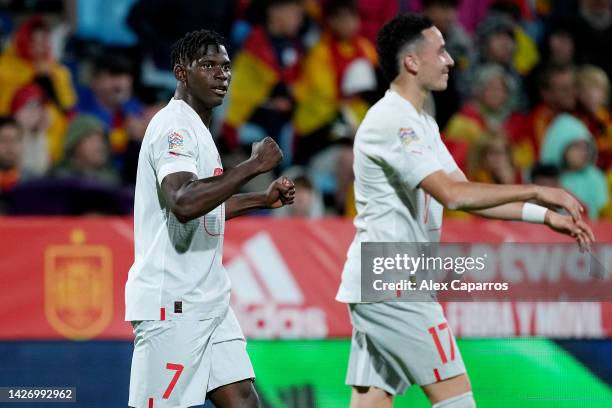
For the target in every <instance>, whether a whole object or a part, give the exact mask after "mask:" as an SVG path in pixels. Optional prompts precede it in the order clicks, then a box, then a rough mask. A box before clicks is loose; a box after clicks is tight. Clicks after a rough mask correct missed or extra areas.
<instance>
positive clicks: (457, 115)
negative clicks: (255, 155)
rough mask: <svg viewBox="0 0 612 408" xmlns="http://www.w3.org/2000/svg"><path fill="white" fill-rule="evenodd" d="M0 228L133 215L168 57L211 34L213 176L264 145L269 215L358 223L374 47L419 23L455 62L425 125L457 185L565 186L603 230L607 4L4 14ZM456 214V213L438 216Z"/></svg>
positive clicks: (381, 2) (375, 86)
mask: <svg viewBox="0 0 612 408" xmlns="http://www.w3.org/2000/svg"><path fill="white" fill-rule="evenodd" d="M0 7H2V8H1V9H0V45H1V53H0V213H6V214H70V215H76V214H129V213H130V212H131V208H132V205H133V194H134V183H135V178H136V174H135V173H136V163H137V160H138V152H139V148H140V144H141V141H142V138H143V136H144V132H145V129H146V126H147V124H148V121H149V120H150V119H151V117H152V116H153V115H154V114H155V113H156V112H157V111H158V110H159V109H161V108H162V107H163V106H165V104H167V102H168V101H169V99H170V98H171V97H172V94H173V91H174V87H175V83H176V81H175V79H174V76H173V74H172V67H171V66H170V57H169V56H170V49H171V46H172V44H173V43H174V41H176V40H177V39H178V38H180V37H181V36H182V35H183V34H185V33H186V32H189V31H192V30H196V29H201V28H208V29H214V30H215V31H217V32H219V33H221V34H222V35H223V36H224V37H225V38H226V39H227V43H228V51H229V53H230V56H231V58H232V63H233V67H232V83H231V87H230V92H229V94H228V97H226V101H225V102H224V104H223V105H222V106H221V107H219V108H217V109H216V110H215V118H214V121H213V126H212V129H211V130H212V133H213V135H214V137H215V139H216V142H217V145H218V146H219V148H220V150H221V157H222V158H223V161H224V166H225V167H228V168H229V167H232V166H233V165H235V164H236V163H238V162H240V161H242V160H244V159H245V158H247V157H248V155H249V154H250V147H251V144H252V143H253V142H255V141H258V140H261V139H262V138H264V137H266V136H270V137H272V138H274V139H275V140H276V141H277V142H278V144H279V145H280V146H281V148H282V149H283V151H284V153H285V157H284V160H283V163H282V165H281V166H280V168H279V169H278V172H277V174H274V175H262V176H260V177H258V178H256V179H254V180H253V181H252V182H251V183H250V184H249V185H247V186H246V187H245V188H246V190H259V189H261V188H262V186H265V185H267V183H268V182H269V181H270V178H272V177H275V176H277V175H278V174H284V175H288V176H289V177H292V178H293V179H295V181H296V187H297V191H298V196H297V198H296V205H294V206H292V207H289V208H285V209H282V211H279V212H278V213H279V214H278V215H279V216H299V217H320V216H324V215H330V214H344V215H347V216H352V215H354V211H355V210H354V204H353V201H354V200H353V192H352V184H353V174H352V141H353V138H354V135H355V132H356V129H357V127H358V126H359V123H360V121H361V120H362V119H363V117H364V115H365V113H366V111H367V109H368V108H369V107H370V106H371V105H372V104H373V103H375V102H376V100H377V99H379V98H380V97H381V96H382V95H383V94H384V92H385V89H386V88H387V86H388V83H387V82H386V81H385V79H384V78H383V77H382V76H381V74H380V70H379V69H378V66H377V55H376V46H375V41H376V33H377V31H378V29H379V28H380V27H381V26H382V25H383V24H384V23H385V22H386V21H387V20H389V19H390V18H392V17H393V16H395V15H396V14H397V13H400V12H406V11H410V12H422V13H424V14H425V15H427V16H428V17H429V18H431V20H432V21H433V22H434V24H435V25H436V26H437V27H438V28H439V29H440V31H441V32H442V34H443V35H444V37H445V40H446V46H447V49H448V51H449V53H450V55H451V56H452V57H453V59H454V60H455V67H454V68H453V70H452V72H451V75H450V78H449V87H448V89H447V90H446V91H444V92H439V93H434V94H432V95H431V97H430V100H429V101H428V102H427V104H426V105H427V110H428V111H429V112H430V113H431V114H432V115H433V116H435V118H436V120H437V122H438V124H439V127H440V129H441V131H442V134H443V140H444V141H445V142H446V143H447V146H448V147H449V150H450V151H451V153H452V154H453V156H454V157H455V160H456V161H457V162H458V164H459V165H460V167H461V168H462V169H463V171H464V172H465V173H466V175H467V176H468V178H470V179H471V180H473V181H479V182H485V183H498V184H509V183H535V184H543V185H549V186H562V187H564V188H566V189H567V190H569V191H570V192H572V193H573V194H574V195H575V196H576V197H577V198H578V199H579V200H580V201H581V202H582V203H583V204H584V206H585V209H586V210H587V212H588V216H589V217H590V218H591V219H593V220H594V219H600V218H610V217H612V205H611V204H610V192H611V191H612V115H611V110H610V105H609V103H610V78H612V53H611V52H610V50H612V0H555V1H553V0H403V1H402V0H216V1H214V2H213V1H201V0H63V1H62V0H38V1H36V0H32V1H27V2H24V1H18V0H14V1H11V0H0ZM449 216H453V214H449Z"/></svg>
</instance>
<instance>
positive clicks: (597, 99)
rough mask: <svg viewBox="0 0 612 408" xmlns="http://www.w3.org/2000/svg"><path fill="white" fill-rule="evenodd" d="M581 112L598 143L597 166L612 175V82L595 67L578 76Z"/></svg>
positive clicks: (580, 114) (581, 72)
mask: <svg viewBox="0 0 612 408" xmlns="http://www.w3.org/2000/svg"><path fill="white" fill-rule="evenodd" d="M576 77H577V81H576V84H577V91H578V92H577V93H578V111H579V117H580V119H581V120H582V121H583V122H584V123H585V124H586V125H587V127H588V128H589V130H590V131H591V134H592V135H593V136H594V137H595V141H596V143H597V153H598V155H597V165H598V167H599V168H601V169H602V170H604V171H606V172H612V114H611V113H610V108H609V105H608V103H609V98H610V81H609V80H608V77H607V76H606V73H605V71H604V70H602V69H601V68H599V67H597V66H595V65H585V66H582V67H580V68H579V69H578V74H577V76H576Z"/></svg>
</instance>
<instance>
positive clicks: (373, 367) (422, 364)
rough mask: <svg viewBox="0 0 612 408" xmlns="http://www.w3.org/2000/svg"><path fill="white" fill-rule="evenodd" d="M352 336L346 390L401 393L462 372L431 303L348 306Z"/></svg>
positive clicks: (453, 345)
mask: <svg viewBox="0 0 612 408" xmlns="http://www.w3.org/2000/svg"><path fill="white" fill-rule="evenodd" d="M349 313H350V316H351V323H352V324H353V337H352V339H351V352H350V356H349V366H348V372H347V375H346V383H347V384H348V385H354V386H363V387H377V388H380V389H383V390H385V391H387V392H388V393H390V394H392V395H395V394H403V393H404V391H406V389H407V388H408V387H409V386H410V385H412V384H418V385H428V384H433V383H436V382H439V381H442V380H445V379H448V378H452V377H455V376H457V375H459V374H463V373H465V366H464V365H463V359H462V358H461V353H459V349H458V348H457V343H456V341H455V337H454V336H453V334H452V332H451V330H450V326H449V325H448V322H447V321H446V318H445V317H444V314H443V312H442V307H441V306H440V304H439V303H437V302H381V303H354V304H350V305H349Z"/></svg>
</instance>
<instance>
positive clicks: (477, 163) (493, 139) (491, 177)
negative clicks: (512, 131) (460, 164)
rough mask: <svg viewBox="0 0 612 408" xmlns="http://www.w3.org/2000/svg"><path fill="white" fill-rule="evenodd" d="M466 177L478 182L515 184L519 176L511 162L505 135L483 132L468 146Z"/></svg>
mask: <svg viewBox="0 0 612 408" xmlns="http://www.w3.org/2000/svg"><path fill="white" fill-rule="evenodd" d="M467 176H468V178H469V179H470V180H472V181H476V182H480V183H494V184H517V183H519V182H520V177H519V174H518V172H517V170H516V169H515V167H514V165H513V163H512V151H511V148H510V143H509V142H508V139H507V138H506V137H505V135H496V134H486V133H485V134H483V135H482V136H481V137H480V138H479V139H478V140H476V141H475V143H473V144H472V145H471V146H470V151H469V158H468V175H467Z"/></svg>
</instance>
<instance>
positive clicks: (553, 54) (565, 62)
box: [525, 18, 578, 107]
mask: <svg viewBox="0 0 612 408" xmlns="http://www.w3.org/2000/svg"><path fill="white" fill-rule="evenodd" d="M540 55H541V58H540V62H539V63H538V65H537V66H536V67H535V68H534V69H532V70H531V72H529V75H527V77H526V78H525V90H526V92H527V96H528V98H529V102H530V106H532V107H533V106H535V105H537V103H538V102H539V101H540V95H539V94H538V78H540V76H541V75H542V70H543V69H544V68H545V67H547V66H559V67H564V66H569V65H576V64H577V63H578V57H577V50H576V35H575V30H574V24H573V23H572V22H571V21H570V20H568V19H567V18H557V19H553V20H551V21H550V22H549V23H548V25H547V27H546V28H545V33H544V39H543V40H542V42H541V45H540Z"/></svg>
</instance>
